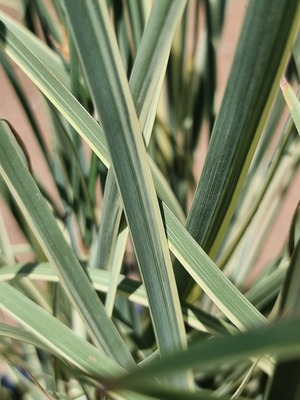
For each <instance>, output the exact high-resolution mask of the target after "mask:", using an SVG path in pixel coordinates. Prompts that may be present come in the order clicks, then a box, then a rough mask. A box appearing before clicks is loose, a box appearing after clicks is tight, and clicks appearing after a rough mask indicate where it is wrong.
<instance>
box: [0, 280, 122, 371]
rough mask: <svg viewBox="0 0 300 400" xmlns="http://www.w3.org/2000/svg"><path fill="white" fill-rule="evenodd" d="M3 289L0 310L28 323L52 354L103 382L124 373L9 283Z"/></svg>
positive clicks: (0, 296)
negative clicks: (104, 379)
mask: <svg viewBox="0 0 300 400" xmlns="http://www.w3.org/2000/svg"><path fill="white" fill-rule="evenodd" d="M0 287H1V290H0V299H1V301H0V304H1V306H0V307H1V308H2V309H4V310H6V311H7V312H9V313H10V314H11V315H13V316H14V317H15V318H16V319H17V320H18V321H19V322H21V323H22V324H24V325H25V326H26V327H27V328H28V329H29V330H30V331H31V332H32V333H33V334H34V335H35V337H37V341H41V343H42V344H43V346H44V347H46V348H47V349H48V350H49V351H50V352H51V353H53V354H55V355H56V356H58V357H59V358H61V359H63V360H65V361H68V362H70V363H71V364H72V365H74V366H75V367H76V368H79V369H80V370H81V371H82V372H83V373H85V374H88V375H92V376H94V377H99V378H102V379H103V378H107V377H109V376H113V375H114V374H115V373H117V372H119V373H122V372H124V370H123V369H122V368H121V367H120V366H119V365H118V364H117V363H115V362H113V360H111V359H110V358H109V357H108V356H106V355H105V354H103V352H102V351H101V350H98V349H97V348H96V347H94V346H93V345H91V344H90V343H88V342H87V341H85V340H83V339H82V338H80V337H78V336H76V335H75V334H74V332H72V331H71V329H70V328H68V327H67V326H65V325H64V324H62V323H61V322H60V321H58V320H57V319H56V318H54V317H53V316H52V315H51V314H49V313H47V312H46V311H45V310H43V309H42V308H41V307H39V306H38V305H36V304H35V303H33V302H32V301H31V300H29V299H28V298H27V297H25V296H24V295H22V294H21V293H19V292H18V291H17V290H16V289H14V288H12V287H11V286H10V285H8V284H7V283H6V282H0ZM12 333H13V332H12ZM20 335H21V333H20ZM21 336H22V335H21ZM21 336H20V338H21ZM24 339H26V338H24ZM27 339H28V340H29V339H30V336H28V337H27Z"/></svg>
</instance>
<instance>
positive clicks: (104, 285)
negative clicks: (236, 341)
mask: <svg viewBox="0 0 300 400" xmlns="http://www.w3.org/2000/svg"><path fill="white" fill-rule="evenodd" d="M87 273H88V276H89V277H90V279H91V282H92V283H93V286H94V288H95V289H96V290H97V291H99V292H102V293H107V292H108V291H109V288H110V285H111V273H110V271H106V270H99V269H95V268H88V269H87ZM22 277H27V278H29V279H31V280H34V281H36V280H37V281H46V282H59V278H58V276H57V275H56V274H55V270H54V268H53V267H52V266H51V264H50V263H40V264H15V265H9V266H7V267H2V268H0V281H10V280H12V279H18V278H22ZM117 290H118V294H119V295H123V296H124V297H126V298H128V300H129V301H131V302H132V303H136V304H140V305H142V306H144V307H148V299H147V294H146V291H145V286H144V285H143V284H142V283H141V282H138V281H135V280H132V279H130V278H127V277H125V276H124V275H122V274H119V275H118V277H117ZM183 314H184V319H185V321H186V323H187V324H188V325H189V326H191V327H192V328H195V329H198V330H200V331H202V330H203V331H208V332H211V333H212V334H214V335H220V334H225V333H228V332H230V333H236V332H237V329H236V328H235V327H234V326H233V325H231V324H229V323H228V322H226V321H225V320H223V319H221V318H217V317H214V316H211V315H209V314H207V313H205V312H204V311H202V310H201V309H200V308H197V307H195V306H193V305H190V304H185V305H183Z"/></svg>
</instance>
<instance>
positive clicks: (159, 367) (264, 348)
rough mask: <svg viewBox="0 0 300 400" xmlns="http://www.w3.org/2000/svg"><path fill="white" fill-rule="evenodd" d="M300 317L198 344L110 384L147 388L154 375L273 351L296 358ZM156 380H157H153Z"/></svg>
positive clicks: (238, 359) (298, 350)
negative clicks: (144, 386)
mask: <svg viewBox="0 0 300 400" xmlns="http://www.w3.org/2000/svg"><path fill="white" fill-rule="evenodd" d="M299 322H300V320H299V318H295V319H291V320H284V321H280V322H278V323H274V324H272V325H269V326H265V327H262V328H260V329H256V330H251V331H247V332H244V333H239V334H238V335H235V336H225V337H222V338H213V339H211V340H207V341H204V342H203V341H202V342H200V343H195V344H193V345H191V346H190V348H189V349H188V350H187V351H185V352H182V353H179V354H177V355H174V356H170V357H168V358H165V359H164V360H160V361H158V362H156V363H152V364H150V365H148V366H145V367H144V368H140V369H139V370H136V371H134V372H133V373H131V374H129V375H127V376H123V377H122V378H121V379H120V380H117V381H113V382H108V383H107V387H110V388H116V387H126V388H130V389H134V388H137V389H138V390H141V391H142V390H143V385H149V384H150V382H151V381H149V380H150V379H152V378H155V377H159V376H160V375H161V374H164V373H170V374H172V373H173V372H174V371H178V370H181V369H184V368H187V367H191V366H192V367H194V368H197V370H198V371H201V370H203V371H204V370H205V369H207V368H208V367H210V366H213V365H217V364H218V365H220V364H221V363H226V365H228V363H231V362H236V361H241V360H244V359H245V358H247V357H251V356H261V355H263V354H273V355H274V356H276V357H278V358H280V359H284V360H288V359H290V360H292V359H295V358H297V357H299V355H300V323H299ZM152 382H153V381H152Z"/></svg>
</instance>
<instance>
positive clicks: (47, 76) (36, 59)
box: [0, 0, 182, 216]
mask: <svg viewBox="0 0 300 400" xmlns="http://www.w3.org/2000/svg"><path fill="white" fill-rule="evenodd" d="M177 1H178V0H177ZM0 20H2V21H3V22H5V24H3V23H1V21H0V46H1V47H2V48H3V50H4V51H5V52H6V53H7V54H8V55H9V56H10V57H11V58H12V59H13V60H14V61H15V62H16V63H17V64H18V65H19V66H20V68H21V69H22V70H23V71H24V72H25V73H26V74H27V75H28V76H29V78H30V79H31V80H32V81H33V82H34V83H35V84H36V86H37V87H38V88H39V89H40V90H41V91H42V93H43V94H44V95H45V96H46V97H47V98H48V99H49V100H50V101H51V102H52V103H53V104H54V106H55V107H56V108H57V109H58V110H59V111H60V112H61V113H62V115H63V116H64V117H65V118H66V119H67V121H68V122H69V123H70V124H71V125H72V127H73V128H74V129H75V130H76V131H77V132H78V133H79V134H80V136H81V137H82V138H83V139H84V140H85V141H86V142H87V143H88V145H89V146H90V147H91V149H92V150H93V151H94V152H95V154H96V155H97V156H98V157H99V158H100V159H101V161H102V162H103V164H104V165H106V166H107V167H109V166H110V156H109V152H108V149H107V144H106V140H105V137H104V133H103V130H102V128H101V127H100V126H99V124H98V123H97V122H96V121H95V120H94V118H93V117H92V116H91V115H90V114H89V113H88V112H87V111H86V110H85V109H84V108H83V107H82V106H81V104H80V103H79V102H78V101H77V100H76V99H75V98H74V96H73V95H72V94H71V93H70V92H69V90H68V89H67V88H68V86H69V84H66V83H65V82H64V79H60V75H61V74H62V71H61V70H62V66H60V68H59V64H57V63H56V62H52V61H51V62H48V63H47V62H46V61H45V60H44V58H47V57H46V55H45V56H44V57H42V56H41V55H42V54H43V51H42V50H43V48H44V47H45V46H44V45H43V44H42V43H41V42H39V41H38V39H37V38H34V40H33V39H31V35H27V36H26V35H25V38H26V40H24V41H23V39H22V40H21V39H19V37H18V35H20V37H21V38H23V36H22V32H23V29H25V28H24V27H22V29H21V28H20V27H19V26H18V24H17V23H15V22H11V19H9V17H7V16H6V15H5V14H3V13H2V12H1V11H0ZM15 27H17V28H18V29H15ZM19 30H20V31H21V33H20V32H19ZM16 32H17V33H18V35H17V34H16ZM25 32H26V30H25ZM149 36H150V32H149ZM36 41H38V45H37V43H36ZM48 51H49V49H47V52H48ZM157 57H159V55H157ZM50 59H51V58H50ZM54 65H55V66H56V68H53V66H54ZM57 69H58V71H57ZM144 70H146V65H145V66H144V68H143V71H144ZM150 76H151V75H149V77H148V79H150ZM144 78H145V77H144ZM151 84H152V85H153V83H152V82H151ZM147 99H148V102H150V104H151V101H152V100H153V99H152V98H151V96H149V95H147ZM146 104H148V103H147V102H146ZM152 118H154V116H153V115H152ZM150 126H151V125H150ZM150 166H151V170H152V172H153V174H154V181H155V183H156V184H157V190H158V193H159V195H160V197H161V198H162V199H163V200H164V201H166V202H168V204H169V205H170V208H171V209H173V210H174V212H176V213H177V212H178V215H179V216H182V210H181V209H180V207H179V206H178V202H177V201H176V199H175V197H174V194H172V191H171V190H170V188H169V187H168V186H167V185H166V184H165V183H164V182H165V180H164V179H163V177H162V174H161V173H160V171H158V169H157V168H155V167H153V162H151V161H150ZM156 175H158V176H156ZM172 204H174V206H172ZM176 210H177V211H176ZM176 215H177V214H176Z"/></svg>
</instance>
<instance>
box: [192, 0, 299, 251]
mask: <svg viewBox="0 0 300 400" xmlns="http://www.w3.org/2000/svg"><path fill="white" fill-rule="evenodd" d="M299 15H300V3H299V1H298V0H292V1H289V2H282V1H281V0H277V1H276V3H274V1H273V0H268V1H264V2H261V1H260V0H253V1H251V2H250V4H249V7H248V10H247V15H246V19H245V23H244V26H243V31H242V34H241V37H240V41H239V45H238V49H237V53H236V56H235V60H234V63H233V67H232V71H231V75H230V78H229V81H228V84H227V88H226V92H225V95H224V100H223V103H222V106H221V110H220V113H219V115H218V118H217V121H216V124H215V126H214V131H213V134H212V138H211V141H210V145H209V150H208V154H207V157H206V161H205V165H204V169H203V173H202V176H201V180H200V182H199V184H198V187H197V191H196V194H195V197H194V201H193V205H192V208H191V211H190V214H189V217H188V221H187V229H188V230H189V232H191V234H192V236H193V237H195V238H196V240H197V242H198V243H200V244H201V245H202V246H203V247H204V250H205V251H209V252H211V254H212V255H213V256H215V254H216V252H217V250H218V249H219V247H220V244H221V242H222V238H223V235H224V233H225V231H226V229H227V227H228V224H229V222H230V219H231V216H232V214H233V212H234V209H235V205H236V201H237V199H238V194H239V193H240V190H241V187H242V184H243V181H244V177H245V174H246V172H247V170H248V168H249V165H250V162H251V160H252V157H253V154H254V150H255V148H256V145H257V142H258V139H259V137H260V135H261V132H262V129H263V126H264V123H265V120H266V117H267V114H268V111H269V109H270V106H271V104H272V100H273V98H274V95H275V93H276V90H277V87H278V84H279V79H280V77H281V75H282V72H283V68H284V67H285V65H286V62H287V59H288V56H289V54H290V50H291V46H292V41H293V38H294V36H295V32H296V31H297V27H298V23H299ZM253 26H255V29H253ZM233 110H238V112H234V111H233Z"/></svg>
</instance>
